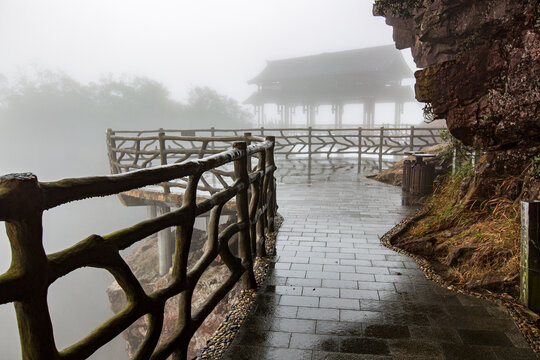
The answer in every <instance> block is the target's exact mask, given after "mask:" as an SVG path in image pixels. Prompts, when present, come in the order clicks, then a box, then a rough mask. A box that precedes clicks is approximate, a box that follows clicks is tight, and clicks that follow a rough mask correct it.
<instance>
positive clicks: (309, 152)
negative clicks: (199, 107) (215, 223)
mask: <svg viewBox="0 0 540 360" xmlns="http://www.w3.org/2000/svg"><path fill="white" fill-rule="evenodd" d="M441 130H443V129H442V128H425V127H424V128H422V127H414V126H411V127H407V128H385V127H381V128H375V129H365V128H343V129H317V128H311V127H309V128H280V129H275V128H272V129H266V128H263V127H262V128H252V129H236V130H232V129H215V128H210V129H195V130H163V129H159V130H148V131H114V132H113V131H112V130H111V132H110V134H109V135H110V138H111V139H113V140H114V143H112V147H113V148H114V149H115V152H117V153H118V154H117V156H118V157H122V159H118V160H119V164H117V168H118V171H122V170H123V169H128V168H137V167H146V166H147V165H148V163H149V162H152V161H156V160H157V161H159V160H161V161H163V159H164V158H165V159H168V158H170V157H173V158H175V161H177V160H180V159H182V157H183V156H188V153H187V151H188V148H189V146H187V144H186V143H185V141H189V138H190V137H193V138H194V137H203V138H206V139H207V140H208V141H206V142H205V141H203V146H202V147H197V146H193V144H192V145H191V148H193V149H197V148H201V149H203V153H204V152H211V151H219V150H221V149H224V148H226V147H227V146H229V145H228V144H227V141H226V139H227V137H233V138H238V137H243V136H247V137H248V138H249V136H253V135H254V136H266V135H272V136H274V137H275V139H276V149H275V154H276V156H280V157H286V158H293V157H296V158H302V157H304V158H306V159H307V160H311V159H312V157H326V158H330V157H349V158H356V159H357V162H358V167H359V168H360V166H361V164H362V156H365V157H369V158H375V159H377V160H378V164H379V170H381V169H382V167H383V162H384V158H388V157H392V156H405V155H406V154H405V152H407V151H418V150H420V149H422V148H425V147H429V146H433V145H436V144H438V143H440V142H441V139H440V135H439V134H440V131H441ZM215 136H219V137H223V139H224V142H222V143H217V142H212V141H211V139H212V138H214V137H215ZM182 141H184V142H183V143H181V142H182ZM110 144H111V143H110ZM210 144H211V145H210ZM158 150H159V151H161V152H159V151H158ZM191 151H192V152H195V153H197V150H191ZM142 156H146V157H145V158H144V159H143V158H142ZM128 158H129V159H128ZM130 161H131V163H130ZM122 162H123V163H122Z"/></svg>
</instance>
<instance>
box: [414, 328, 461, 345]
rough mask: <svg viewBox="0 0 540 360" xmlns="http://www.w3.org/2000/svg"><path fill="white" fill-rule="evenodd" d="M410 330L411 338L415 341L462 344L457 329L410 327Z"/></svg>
mask: <svg viewBox="0 0 540 360" xmlns="http://www.w3.org/2000/svg"><path fill="white" fill-rule="evenodd" d="M441 325H444V324H441ZM408 328H409V332H410V334H411V338H414V339H424V340H432V341H438V342H449V343H454V344H462V341H461V338H460V337H459V335H458V333H457V330H456V329H451V328H442V327H431V326H409V327H408Z"/></svg>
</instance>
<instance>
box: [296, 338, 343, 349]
mask: <svg viewBox="0 0 540 360" xmlns="http://www.w3.org/2000/svg"><path fill="white" fill-rule="evenodd" d="M290 347H291V348H296V349H311V350H319V351H336V352H337V351H338V349H339V340H338V337H337V336H329V335H319V334H292V337H291V344H290Z"/></svg>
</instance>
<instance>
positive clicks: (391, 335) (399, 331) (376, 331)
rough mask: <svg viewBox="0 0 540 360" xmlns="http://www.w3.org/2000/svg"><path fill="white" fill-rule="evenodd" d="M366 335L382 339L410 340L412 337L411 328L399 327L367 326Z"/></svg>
mask: <svg viewBox="0 0 540 360" xmlns="http://www.w3.org/2000/svg"><path fill="white" fill-rule="evenodd" d="M364 335H365V336H367V337H375V338H381V339H408V338H410V337H411V333H410V332H409V328H408V327H407V326H399V325H367V326H366V330H365V333H364Z"/></svg>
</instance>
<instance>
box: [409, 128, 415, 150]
mask: <svg viewBox="0 0 540 360" xmlns="http://www.w3.org/2000/svg"><path fill="white" fill-rule="evenodd" d="M409 142H410V148H409V150H410V151H414V126H412V125H411V138H410V140H409Z"/></svg>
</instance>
